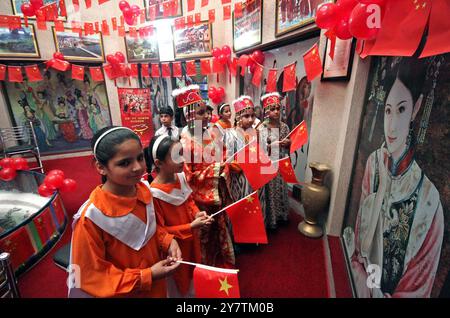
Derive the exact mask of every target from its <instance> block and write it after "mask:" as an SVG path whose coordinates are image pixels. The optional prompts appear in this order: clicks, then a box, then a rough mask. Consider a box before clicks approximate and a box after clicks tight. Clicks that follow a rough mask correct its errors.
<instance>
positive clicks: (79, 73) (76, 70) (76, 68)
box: [72, 64, 84, 81]
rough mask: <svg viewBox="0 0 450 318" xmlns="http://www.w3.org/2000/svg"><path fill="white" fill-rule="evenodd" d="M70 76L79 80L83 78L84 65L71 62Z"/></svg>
mask: <svg viewBox="0 0 450 318" xmlns="http://www.w3.org/2000/svg"><path fill="white" fill-rule="evenodd" d="M72 78H73V79H76V80H79V81H82V80H84V66H80V65H75V64H72Z"/></svg>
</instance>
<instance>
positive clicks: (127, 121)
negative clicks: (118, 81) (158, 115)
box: [117, 88, 154, 147]
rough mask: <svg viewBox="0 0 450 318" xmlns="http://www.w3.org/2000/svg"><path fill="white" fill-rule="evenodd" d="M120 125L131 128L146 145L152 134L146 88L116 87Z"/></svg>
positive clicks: (148, 97)
mask: <svg viewBox="0 0 450 318" xmlns="http://www.w3.org/2000/svg"><path fill="white" fill-rule="evenodd" d="M117 91H118V93H119V106H120V114H121V118H122V125H123V126H125V127H128V128H130V129H132V130H133V131H134V132H136V134H137V135H138V136H139V137H140V138H141V141H142V145H143V146H144V147H147V146H148V144H149V143H150V140H151V138H152V137H153V135H154V129H153V125H152V112H151V98H150V89H148V88H118V89H117Z"/></svg>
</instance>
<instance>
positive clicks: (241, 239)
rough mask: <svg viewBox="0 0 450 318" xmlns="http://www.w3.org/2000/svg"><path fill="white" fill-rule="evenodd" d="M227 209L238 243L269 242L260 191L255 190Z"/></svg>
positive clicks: (235, 239)
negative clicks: (259, 195) (259, 196)
mask: <svg viewBox="0 0 450 318" xmlns="http://www.w3.org/2000/svg"><path fill="white" fill-rule="evenodd" d="M225 210H226V211H227V214H228V217H229V219H230V221H231V226H232V228H233V237H234V241H235V242H236V243H259V244H267V243H268V241H267V234H266V229H265V227H264V218H263V212H262V209H261V203H260V202H259V199H258V192H256V191H255V192H253V193H252V194H250V195H249V196H247V197H245V198H243V199H241V200H239V201H237V202H236V203H233V204H232V205H231V206H229V207H226V208H225Z"/></svg>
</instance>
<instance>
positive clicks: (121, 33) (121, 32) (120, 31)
mask: <svg viewBox="0 0 450 318" xmlns="http://www.w3.org/2000/svg"><path fill="white" fill-rule="evenodd" d="M117 33H118V34H119V36H121V37H124V36H125V27H124V26H123V25H120V26H118V27H117Z"/></svg>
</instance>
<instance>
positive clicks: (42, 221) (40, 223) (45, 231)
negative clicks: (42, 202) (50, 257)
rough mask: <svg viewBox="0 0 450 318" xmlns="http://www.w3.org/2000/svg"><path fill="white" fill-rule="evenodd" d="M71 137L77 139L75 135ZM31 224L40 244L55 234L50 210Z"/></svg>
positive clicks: (45, 211) (41, 214) (46, 210)
mask: <svg viewBox="0 0 450 318" xmlns="http://www.w3.org/2000/svg"><path fill="white" fill-rule="evenodd" d="M74 129H75V128H74ZM73 137H74V138H76V139H78V138H77V136H76V135H75V136H73ZM66 138H67V137H66ZM73 141H75V140H73ZM33 224H34V227H35V229H36V232H37V234H38V235H39V238H40V240H41V242H47V241H48V240H49V239H50V238H51V237H52V236H53V235H54V234H56V228H55V227H54V225H53V220H52V214H51V210H50V208H47V209H45V210H44V212H42V213H40V215H39V216H38V217H35V218H34V219H33Z"/></svg>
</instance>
